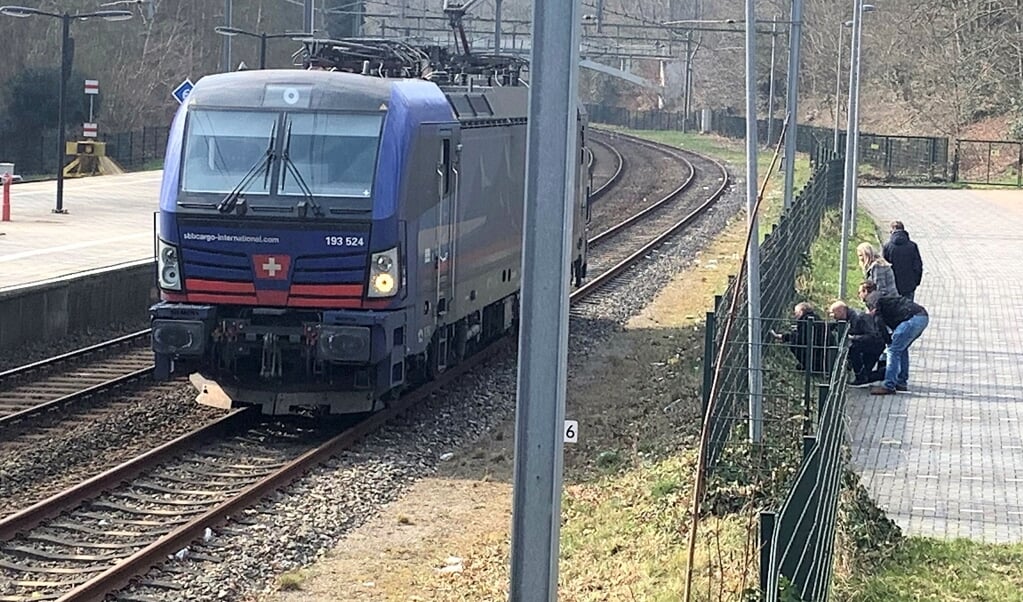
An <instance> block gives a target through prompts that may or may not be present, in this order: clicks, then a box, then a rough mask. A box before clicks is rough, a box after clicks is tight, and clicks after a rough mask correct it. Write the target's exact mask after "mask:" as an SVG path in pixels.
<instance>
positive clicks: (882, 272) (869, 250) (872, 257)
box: [856, 242, 899, 297]
mask: <svg viewBox="0 0 1023 602" xmlns="http://www.w3.org/2000/svg"><path fill="white" fill-rule="evenodd" d="M856 256H857V257H858V258H859V260H860V267H861V268H862V269H863V274H864V275H865V276H866V277H867V280H870V281H872V282H873V283H874V284H876V285H877V290H878V291H880V292H881V295H882V296H884V297H888V296H895V297H898V296H899V289H898V288H896V286H895V272H893V271H892V264H890V263H888V262H887V261H885V259H884V257H882V256H881V254H880V253H878V252H877V251H875V250H874V247H873V245H871V244H870V243H869V242H865V243H860V245H859V246H857V247H856Z"/></svg>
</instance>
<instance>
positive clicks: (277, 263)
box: [252, 255, 291, 280]
mask: <svg viewBox="0 0 1023 602" xmlns="http://www.w3.org/2000/svg"><path fill="white" fill-rule="evenodd" d="M252 263H253V264H254V265H255V266H256V278H259V279H261V280H286V279H287V278H288V264H289V263H291V258H290V257H288V256H287V255H253V256H252Z"/></svg>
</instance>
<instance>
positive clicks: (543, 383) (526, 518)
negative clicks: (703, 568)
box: [508, 0, 581, 602]
mask: <svg viewBox="0 0 1023 602" xmlns="http://www.w3.org/2000/svg"><path fill="white" fill-rule="evenodd" d="M580 29H581V24H580V22H579V0H534V2H533V44H532V50H531V60H530V79H531V81H530V87H529V125H528V126H527V127H528V138H527V144H526V146H527V152H526V195H525V211H524V214H523V252H522V295H521V320H520V325H519V367H518V402H517V405H516V411H515V488H514V495H513V512H512V529H511V536H512V538H511V586H510V588H509V594H508V595H509V600H511V601H513V602H519V601H522V600H528V601H529V602H544V601H549V602H554V601H555V600H557V592H558V553H559V532H560V525H561V489H562V485H561V479H562V469H563V464H562V463H563V445H564V443H563V437H564V435H563V426H564V422H565V387H566V381H567V378H568V301H569V284H570V274H571V269H570V267H569V266H570V262H571V258H572V239H571V234H572V218H573V206H574V197H575V195H574V189H575V179H576V170H575V165H576V162H577V157H578V153H579V150H580V149H578V148H577V144H576V141H577V138H576V120H577V110H578V86H579V84H578V74H579V40H580Z"/></svg>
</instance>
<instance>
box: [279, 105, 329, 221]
mask: <svg viewBox="0 0 1023 602" xmlns="http://www.w3.org/2000/svg"><path fill="white" fill-rule="evenodd" d="M291 126H292V123H291V122H288V137H287V139H285V141H284V154H283V155H281V163H283V164H284V170H283V171H281V187H280V191H281V192H284V182H285V179H286V177H287V173H288V172H289V171H290V172H291V175H293V176H295V182H297V183H298V188H299V190H301V191H302V196H304V197H305V200H304V201H302V202H300V203H299V204H298V210H299V213H301V214H302V217H305V214H306V210H307V208H308V207H312V208H313V215H315V216H316V217H323V210H322V209H320V206H319V204H317V202H316V199H314V198H313V191H312V190H310V188H309V186H308V185H306V183H305V178H303V177H302V173H301V172H299V171H298V166H297V165H295V162H294V161H292V160H291Z"/></svg>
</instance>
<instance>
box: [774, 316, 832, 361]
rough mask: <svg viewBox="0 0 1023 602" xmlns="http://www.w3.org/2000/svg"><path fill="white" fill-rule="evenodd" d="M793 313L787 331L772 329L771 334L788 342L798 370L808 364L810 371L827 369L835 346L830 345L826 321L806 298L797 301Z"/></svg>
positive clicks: (779, 340) (779, 339) (778, 339)
mask: <svg viewBox="0 0 1023 602" xmlns="http://www.w3.org/2000/svg"><path fill="white" fill-rule="evenodd" d="M792 317H793V318H794V319H795V323H794V324H793V325H792V326H791V327H790V329H789V331H788V332H785V333H777V332H775V331H774V330H773V329H772V330H771V336H772V337H773V338H774V339H775V340H776V341H778V342H781V343H785V344H786V345H787V346H788V348H789V350H790V351H791V352H792V355H793V356H795V358H796V365H797V366H798V367H799V370H800V371H803V370H807V369H808V368H809V370H810V371H811V372H815V373H827V372H828V371H829V370H830V366H831V365H832V364H833V359H834V356H835V355H836V353H835V351H836V349H835V348H834V346H833V345H829V339H830V338H831V337H829V336H828V335H829V333H828V324H827V322H826V321H825V320H824V318H822V317H821V316H820V315H819V314H818V313H817V310H816V309H815V308H814V306H813V304H812V303H808V302H805V301H804V302H802V303H797V304H796V306H795V308H793V310H792Z"/></svg>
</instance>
